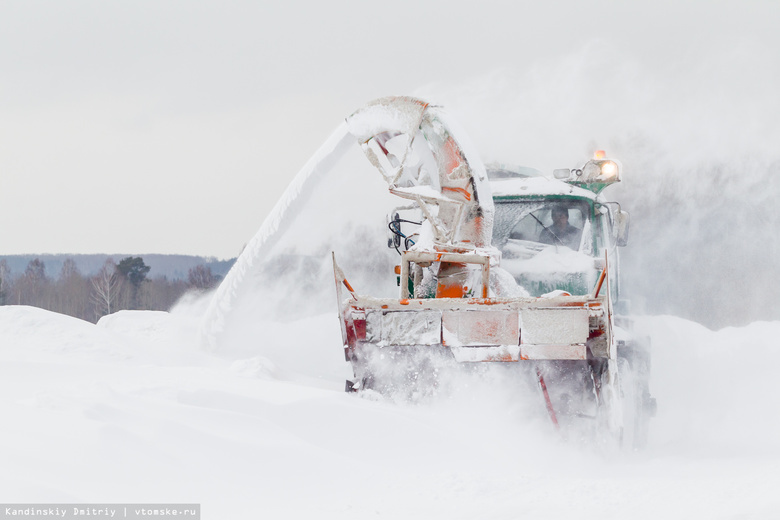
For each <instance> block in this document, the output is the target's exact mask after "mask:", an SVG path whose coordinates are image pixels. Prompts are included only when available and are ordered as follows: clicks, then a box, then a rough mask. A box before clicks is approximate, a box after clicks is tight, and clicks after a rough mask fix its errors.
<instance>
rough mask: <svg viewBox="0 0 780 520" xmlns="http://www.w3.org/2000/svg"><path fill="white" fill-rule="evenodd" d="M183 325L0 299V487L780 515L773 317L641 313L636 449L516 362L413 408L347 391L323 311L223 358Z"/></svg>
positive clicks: (217, 508) (325, 503) (60, 492)
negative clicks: (84, 317)
mask: <svg viewBox="0 0 780 520" xmlns="http://www.w3.org/2000/svg"><path fill="white" fill-rule="evenodd" d="M196 322H197V320H196V319H195V317H194V316H192V315H188V314H187V313H186V312H173V313H171V314H167V313H152V312H120V313H117V314H115V315H112V316H109V317H108V318H106V319H104V320H101V322H100V323H99V324H98V325H97V326H94V325H90V324H86V323H84V322H81V321H79V320H75V319H73V318H68V317H64V316H60V315H56V314H53V313H49V312H47V311H43V310H40V309H34V308H28V307H2V308H0V411H2V417H3V418H4V423H5V426H6V427H5V428H4V431H3V442H2V444H1V445H2V452H3V457H2V460H3V464H2V466H1V467H2V469H1V470H0V485H2V489H3V491H2V494H1V495H2V496H1V497H0V498H2V501H4V502H25V501H29V502H33V501H35V502H133V501H137V502H155V501H156V502H197V503H201V504H202V511H203V516H204V518H258V517H261V516H262V517H273V518H308V517H316V518H343V517H344V515H356V516H359V517H370V518H439V517H448V518H571V517H572V516H573V515H576V516H577V517H578V518H599V519H604V518H627V517H630V518H661V517H663V518H687V517H702V518H733V517H739V518H768V517H772V516H774V515H777V514H778V513H779V512H780V501H779V500H778V499H776V498H775V493H774V488H776V487H777V484H778V483H779V482H780V464H778V462H779V461H780V449H779V448H780V441H778V435H777V433H778V421H777V419H776V417H774V416H773V414H772V413H771V410H772V409H773V407H774V403H776V402H777V397H778V391H777V390H776V388H774V386H773V377H772V376H773V368H774V366H776V363H775V362H776V361H777V358H778V355H779V354H778V353H777V349H776V347H775V338H776V337H777V335H778V333H780V323H754V324H751V325H750V326H748V327H744V328H739V329H735V328H730V329H724V330H721V331H718V332H712V331H709V330H708V329H705V328H703V327H700V326H699V325H697V324H695V323H692V322H688V321H685V320H681V319H678V318H673V317H665V316H664V317H649V318H642V319H640V320H639V321H638V324H637V328H638V329H639V330H640V331H642V332H645V333H648V334H649V335H650V336H651V339H652V340H653V355H654V364H653V370H654V371H653V381H652V390H653V392H654V395H655V396H656V397H657V398H658V402H659V411H658V416H657V417H656V419H654V421H653V423H652V426H651V427H652V432H651V438H650V446H649V448H648V450H647V451H646V452H643V453H615V452H611V451H605V450H603V449H598V448H597V447H593V446H592V445H587V444H583V443H579V442H576V441H570V442H563V441H561V440H560V439H559V438H558V437H557V436H556V434H555V433H554V431H553V430H552V428H551V426H550V425H549V423H548V421H547V419H546V417H545V415H544V413H543V412H544V410H543V408H541V406H542V405H541V403H540V401H539V396H538V395H535V394H533V392H531V393H529V392H526V391H523V389H524V387H523V385H522V384H519V383H518V382H517V379H516V378H515V377H514V375H515V374H514V373H513V372H512V370H511V369H512V367H511V366H501V367H497V368H491V369H484V370H480V371H478V372H477V373H475V374H472V375H468V374H464V375H462V376H460V377H457V378H455V379H453V380H451V381H450V384H449V386H448V387H447V388H448V390H447V393H446V395H440V396H438V397H437V398H435V399H432V400H427V401H424V402H422V403H420V404H417V405H411V404H408V403H394V402H388V401H386V400H372V399H362V398H360V397H357V396H355V395H348V394H345V393H343V391H342V390H343V377H344V376H343V372H344V369H345V367H346V364H345V363H343V361H341V359H343V358H341V357H340V356H341V355H342V353H341V349H340V337H339V331H338V326H337V321H336V317H335V315H318V316H314V317H311V318H308V319H302V320H299V321H297V322H288V323H283V322H270V323H257V324H256V327H257V328H258V330H262V331H264V332H263V336H260V337H258V338H257V339H256V340H255V341H254V342H249V343H251V344H252V345H254V346H253V347H252V350H253V351H252V352H239V351H233V352H222V353H220V354H219V355H217V354H215V353H207V352H205V351H203V350H201V349H200V348H199V347H198V346H197V342H195V341H194V338H195V334H194V331H196V330H197V324H196ZM291 330H294V331H295V332H296V334H293V335H291V334H290V331H291ZM247 333H249V332H248V331H247ZM253 333H254V332H253ZM291 337H295V338H297V339H296V340H291V339H290V338H291ZM247 340H249V338H247ZM734 349H737V350H738V351H739V352H748V353H749V355H748V356H747V357H745V356H741V357H739V356H737V355H736V354H735V353H734ZM331 354H332V356H331ZM738 358H739V359H741V363H736V361H735V360H736V359H738ZM318 367H320V369H321V371H320V372H319V373H318V370H317V369H318ZM347 373H348V370H347ZM748 375H749V376H750V377H748ZM740 381H742V384H738V383H739V382H740ZM767 411H769V412H770V413H767Z"/></svg>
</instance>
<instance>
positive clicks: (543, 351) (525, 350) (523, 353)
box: [520, 344, 588, 359]
mask: <svg viewBox="0 0 780 520" xmlns="http://www.w3.org/2000/svg"><path fill="white" fill-rule="evenodd" d="M587 357H588V352H587V349H586V347H585V345H582V344H577V345H527V344H523V345H520V358H521V359H587Z"/></svg>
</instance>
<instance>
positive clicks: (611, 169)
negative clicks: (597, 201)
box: [601, 161, 618, 180]
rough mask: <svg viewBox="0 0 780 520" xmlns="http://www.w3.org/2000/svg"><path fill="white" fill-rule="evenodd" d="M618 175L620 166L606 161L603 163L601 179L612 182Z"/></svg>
mask: <svg viewBox="0 0 780 520" xmlns="http://www.w3.org/2000/svg"><path fill="white" fill-rule="evenodd" d="M617 173H618V165H617V164H615V163H614V162H612V161H604V162H602V163H601V177H602V178H604V180H611V179H612V178H614V177H615V176H617Z"/></svg>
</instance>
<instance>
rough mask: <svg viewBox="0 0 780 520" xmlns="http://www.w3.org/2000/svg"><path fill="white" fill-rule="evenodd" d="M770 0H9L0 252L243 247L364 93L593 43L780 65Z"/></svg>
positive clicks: (478, 74) (635, 58)
mask: <svg viewBox="0 0 780 520" xmlns="http://www.w3.org/2000/svg"><path fill="white" fill-rule="evenodd" d="M778 5H780V4H779V3H778V2H776V1H774V0H747V1H717V0H701V1H695V2H686V1H681V0H678V1H673V2H672V1H660V2H630V1H626V0H622V1H609V0H600V1H591V2H581V1H578V0H569V1H557V2H556V1H550V2H539V1H535V2H518V1H513V2H510V1H507V2H500V1H491V0H482V1H480V2H462V1H460V2H455V1H419V0H418V1H407V0H401V1H393V2H365V1H349V0H330V1H328V2H314V1H309V2H294V1H290V2H270V1H254V2H250V1H224V0H223V1H219V2H217V1H204V2H197V3H196V2H191V1H178V2H174V1H170V2H163V1H157V0H156V1H141V0H134V1H132V2H118V1H73V0H70V1H61V2H55V1H31V0H20V1H10V0H0V255H4V254H20V253H116V252H123V253H139V254H141V253H184V254H200V255H213V256H217V257H221V258H227V257H231V256H235V255H237V254H238V253H239V252H240V250H241V248H242V246H243V245H244V244H245V243H246V242H247V241H248V240H249V239H250V238H251V237H252V235H253V234H254V233H255V231H257V229H258V228H259V227H260V224H261V223H262V220H263V218H264V217H265V215H266V214H267V213H268V212H269V211H270V209H271V207H272V206H273V204H274V203H275V201H276V199H277V198H278V197H279V195H280V194H281V193H282V191H283V190H284V188H285V187H286V185H287V184H288V183H289V181H290V180H291V179H292V177H293V176H294V175H295V173H296V172H297V171H298V170H299V169H300V167H301V166H302V165H303V164H304V163H305V162H306V160H307V159H308V158H309V157H310V156H311V155H312V154H313V153H314V151H315V150H316V149H317V148H318V146H319V145H320V144H321V143H322V141H323V140H324V139H325V138H326V137H327V136H328V135H329V134H330V132H331V130H332V129H333V128H335V127H336V126H337V124H338V123H339V122H340V121H341V120H342V119H343V118H344V117H345V116H347V115H348V114H349V113H351V112H352V111H354V110H355V109H357V108H358V107H359V106H361V105H362V104H363V103H365V102H366V101H369V100H371V99H373V98H376V97H380V96H385V95H391V94H411V93H417V92H425V93H429V92H432V93H435V92H437V91H439V90H441V91H442V92H444V91H447V90H448V89H450V88H455V87H458V86H463V85H469V84H474V83H473V82H474V81H475V80H479V78H483V79H484V78H488V79H487V80H486V81H489V78H490V77H491V73H493V72H494V71H496V70H499V69H501V70H512V71H528V70H531V71H533V70H539V71H541V72H542V73H543V72H544V71H545V70H548V69H545V64H546V63H548V62H550V61H555V62H557V63H560V62H562V60H563V62H564V63H565V60H566V59H567V57H570V56H576V55H577V53H580V52H582V50H583V49H584V48H586V47H587V46H588V45H591V44H593V42H594V41H596V42H599V44H600V45H606V46H608V47H609V48H611V49H616V50H618V51H619V52H618V54H617V56H620V57H621V58H620V59H625V60H629V61H631V62H632V63H634V64H637V65H638V66H639V67H641V68H642V69H643V70H644V71H649V73H650V74H651V75H654V76H660V77H666V78H667V79H669V80H671V81H672V82H673V78H674V75H675V74H676V73H679V72H680V71H682V70H686V69H688V68H690V67H691V66H693V65H695V64H697V63H699V62H701V60H706V59H709V60H717V57H718V56H720V55H722V54H724V53H728V52H729V50H730V49H732V48H735V47H738V46H740V45H752V46H754V48H758V49H770V52H773V53H775V55H778V60H777V61H780V38H778V36H776V33H777V27H778V26H780V7H778ZM771 49H773V50H771ZM606 66H609V64H606ZM775 78H776V76H774V75H770V76H769V79H770V80H772V79H775ZM483 83H484V82H483ZM779 87H780V85H779ZM462 88H466V90H467V88H468V87H462ZM504 90H505V87H504ZM473 95H474V98H475V99H477V98H479V97H480V96H483V97H484V96H485V95H486V94H485V92H474V93H473ZM428 97H429V99H430V100H431V101H433V102H437V99H433V98H432V96H428ZM548 101H549V100H548ZM775 106H776V105H775ZM778 115H780V114H778ZM537 117H545V116H544V114H538V115H537ZM773 119H776V118H773ZM468 129H469V128H468V126H467V130H468ZM615 131H616V132H617V131H619V130H615ZM580 137H581V138H582V139H583V140H587V139H589V138H590V136H588V135H585V134H583V135H581V136H580ZM577 151H579V150H577ZM517 161H518V162H521V163H522V162H523V159H522V157H519V158H518V159H517Z"/></svg>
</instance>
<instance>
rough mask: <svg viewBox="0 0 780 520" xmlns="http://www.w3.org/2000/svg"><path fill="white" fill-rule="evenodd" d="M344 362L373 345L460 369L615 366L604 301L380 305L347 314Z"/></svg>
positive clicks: (357, 305) (350, 308)
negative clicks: (422, 354)
mask: <svg viewBox="0 0 780 520" xmlns="http://www.w3.org/2000/svg"><path fill="white" fill-rule="evenodd" d="M341 318H342V319H341V321H342V333H343V339H344V348H345V350H346V358H347V359H348V360H350V361H352V360H353V358H354V357H355V353H356V352H357V351H359V350H360V349H362V348H364V347H365V346H367V345H372V346H375V347H377V348H398V349H403V348H404V347H409V348H411V347H415V348H419V347H427V348H430V349H439V350H443V351H447V352H449V353H450V354H451V355H452V358H453V359H455V360H456V361H458V362H464V363H468V362H517V361H522V360H565V359H573V360H584V359H588V358H589V357H602V358H609V354H610V349H609V348H608V346H609V341H608V338H607V330H608V328H607V327H606V321H607V318H606V311H605V301H604V298H603V297H601V298H596V299H591V298H589V297H587V296H585V297H582V296H558V297H554V298H512V299H497V298H491V299H487V298H473V299H456V298H436V299H400V300H394V299H376V298H369V297H361V296H357V298H356V299H352V300H349V301H347V302H345V303H344V304H343V306H342V310H341Z"/></svg>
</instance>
